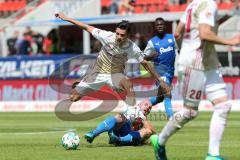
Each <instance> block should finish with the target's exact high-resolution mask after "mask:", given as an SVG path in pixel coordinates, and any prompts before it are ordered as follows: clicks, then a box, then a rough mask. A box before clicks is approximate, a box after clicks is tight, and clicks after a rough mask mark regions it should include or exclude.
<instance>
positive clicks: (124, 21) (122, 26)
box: [116, 20, 130, 33]
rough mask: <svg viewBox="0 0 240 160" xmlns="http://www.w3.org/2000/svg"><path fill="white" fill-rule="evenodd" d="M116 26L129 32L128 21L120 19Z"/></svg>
mask: <svg viewBox="0 0 240 160" xmlns="http://www.w3.org/2000/svg"><path fill="white" fill-rule="evenodd" d="M116 28H120V29H123V30H126V31H127V33H129V32H130V25H129V21H126V20H122V22H119V23H118V24H117V26H116Z"/></svg>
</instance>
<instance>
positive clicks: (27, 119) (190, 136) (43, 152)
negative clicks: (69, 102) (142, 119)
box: [0, 112, 240, 160]
mask: <svg viewBox="0 0 240 160" xmlns="http://www.w3.org/2000/svg"><path fill="white" fill-rule="evenodd" d="M210 116H211V114H210V113H200V115H199V117H198V118H197V119H195V120H194V121H193V122H191V123H189V124H187V125H186V126H185V128H184V129H182V130H181V131H179V132H178V133H177V134H175V135H174V136H173V137H172V138H170V140H169V142H168V145H167V153H168V156H169V159H170V160H203V159H204V157H205V155H206V154H207V149H208V127H209V121H210ZM105 117H106V116H103V117H100V118H98V119H94V120H90V121H85V122H66V121H61V120H59V119H58V118H57V117H56V116H55V114H54V113H0V159H1V160H43V159H44V160H66V159H67V160H136V159H137V160H151V159H154V156H153V152H152V148H151V146H150V145H144V146H139V147H131V146H129V147H114V146H112V145H109V144H108V137H107V134H106V133H104V134H102V135H101V136H99V137H97V138H96V139H95V141H94V142H93V144H88V143H86V142H85V140H84V139H83V138H81V139H80V141H81V142H80V148H79V149H78V150H75V151H66V150H64V149H63V147H61V146H60V145H59V144H60V139H61V137H62V135H63V134H64V131H65V130H68V129H76V130H77V133H79V134H80V135H81V136H83V135H84V133H86V132H87V131H89V130H90V129H92V128H94V127H95V126H96V125H97V124H98V123H99V122H100V121H102V120H103V119H104V118H105ZM152 123H153V125H154V126H155V127H156V128H157V130H158V131H160V129H161V128H162V127H163V125H164V124H165V123H166V121H153V122H152ZM239 149H240V113H239V112H236V113H231V114H230V116H229V122H228V126H227V128H226V131H225V134H224V137H223V141H222V147H221V153H222V155H224V156H225V157H227V158H228V159H230V160H239V159H240V154H239Z"/></svg>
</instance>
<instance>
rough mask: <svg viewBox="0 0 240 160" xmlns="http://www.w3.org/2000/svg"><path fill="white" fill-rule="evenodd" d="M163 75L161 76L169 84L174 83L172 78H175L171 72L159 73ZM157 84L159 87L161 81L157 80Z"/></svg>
mask: <svg viewBox="0 0 240 160" xmlns="http://www.w3.org/2000/svg"><path fill="white" fill-rule="evenodd" d="M159 75H160V76H161V78H162V79H163V80H164V82H166V83H167V85H169V86H171V84H172V80H173V75H172V74H169V73H165V74H159ZM156 86H157V87H159V86H160V83H159V82H156Z"/></svg>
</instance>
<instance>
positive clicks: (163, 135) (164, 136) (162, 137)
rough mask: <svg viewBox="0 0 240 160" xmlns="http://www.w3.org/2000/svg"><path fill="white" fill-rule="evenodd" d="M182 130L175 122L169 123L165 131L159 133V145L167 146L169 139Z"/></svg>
mask: <svg viewBox="0 0 240 160" xmlns="http://www.w3.org/2000/svg"><path fill="white" fill-rule="evenodd" d="M178 129H180V128H179V127H177V125H176V123H175V122H174V121H173V120H170V121H168V123H167V124H166V125H165V127H164V128H163V130H162V131H161V132H160V133H159V136H158V144H159V145H160V146H165V144H166V142H167V140H168V138H169V137H170V136H171V135H173V134H174V133H176V132H177V130H178Z"/></svg>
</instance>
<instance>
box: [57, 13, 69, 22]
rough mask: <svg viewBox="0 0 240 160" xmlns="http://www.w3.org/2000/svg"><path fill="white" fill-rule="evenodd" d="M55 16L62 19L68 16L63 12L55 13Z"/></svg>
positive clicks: (66, 18)
mask: <svg viewBox="0 0 240 160" xmlns="http://www.w3.org/2000/svg"><path fill="white" fill-rule="evenodd" d="M55 17H57V18H60V19H62V20H64V21H66V20H68V17H67V16H65V15H64V14H63V13H56V14H55Z"/></svg>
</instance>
